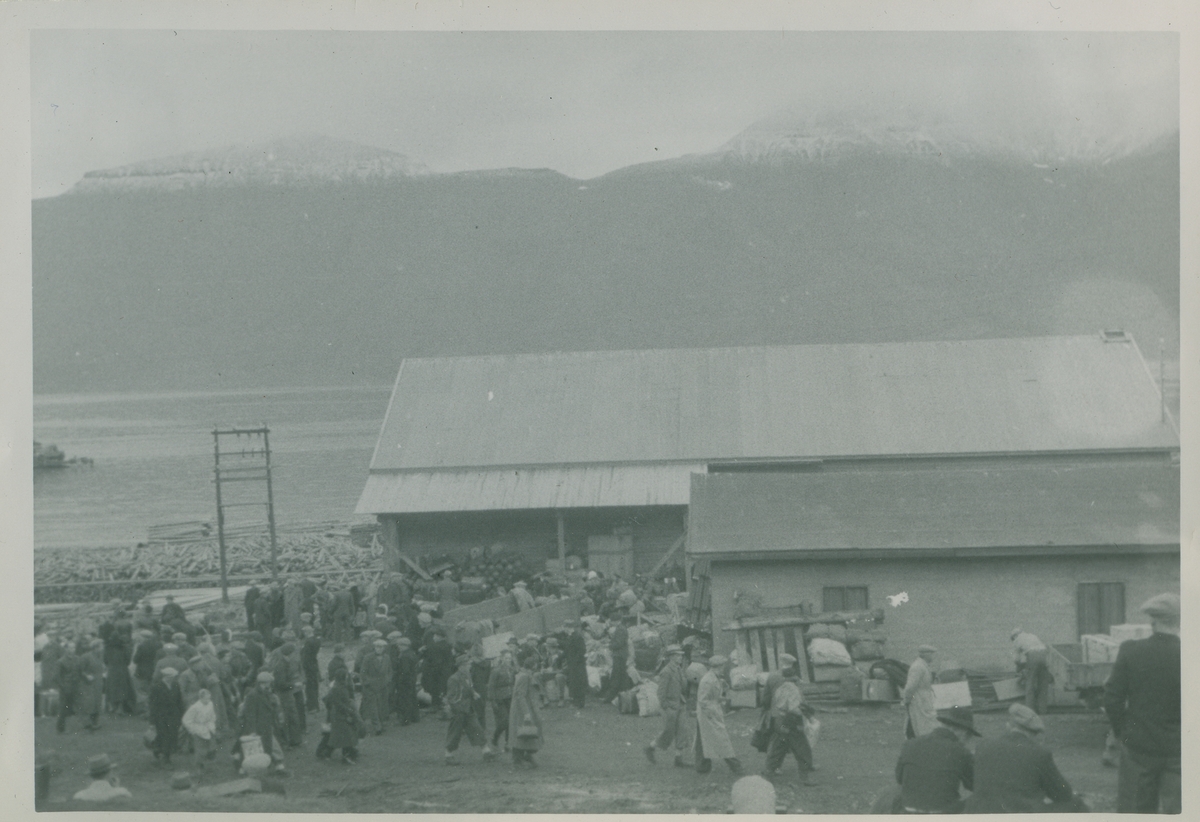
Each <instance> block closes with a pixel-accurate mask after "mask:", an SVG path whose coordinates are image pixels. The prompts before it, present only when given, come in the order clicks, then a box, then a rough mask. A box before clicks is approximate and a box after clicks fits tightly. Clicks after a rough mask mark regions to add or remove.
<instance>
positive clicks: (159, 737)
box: [148, 668, 183, 765]
mask: <svg viewBox="0 0 1200 822" xmlns="http://www.w3.org/2000/svg"><path fill="white" fill-rule="evenodd" d="M159 673H160V676H159V678H158V679H157V680H156V681H155V682H154V684H153V685H151V686H150V696H149V698H148V701H149V708H150V724H151V725H153V726H154V748H153V750H154V758H155V759H162V760H163V762H164V764H167V765H170V764H171V754H173V753H175V749H176V747H177V746H178V744H179V727H180V725H182V723H183V694H182V693H180V692H179V685H178V683H177V682H176V681H175V680H176V678H177V677H178V675H179V672H178V671H176V670H175V669H174V668H163V669H162V671H160V672H159Z"/></svg>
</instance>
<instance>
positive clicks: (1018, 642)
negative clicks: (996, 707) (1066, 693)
mask: <svg viewBox="0 0 1200 822" xmlns="http://www.w3.org/2000/svg"><path fill="white" fill-rule="evenodd" d="M1009 636H1010V637H1011V638H1012V644H1013V661H1014V662H1016V663H1017V671H1019V672H1020V674H1021V678H1022V679H1023V680H1024V681H1025V704H1026V705H1027V706H1028V707H1030V708H1032V709H1033V710H1034V711H1035V712H1037V713H1039V714H1044V713H1046V706H1047V705H1048V704H1049V701H1050V681H1051V679H1052V678H1053V677H1051V675H1050V667H1049V657H1048V656H1047V654H1048V651H1047V650H1046V644H1045V643H1044V642H1042V641H1041V640H1040V639H1038V638H1037V637H1036V636H1034V635H1033V634H1031V633H1029V631H1025V630H1022V629H1020V628H1014V629H1013V632H1012V633H1011V634H1010V635H1009Z"/></svg>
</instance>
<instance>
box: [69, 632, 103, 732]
mask: <svg viewBox="0 0 1200 822" xmlns="http://www.w3.org/2000/svg"><path fill="white" fill-rule="evenodd" d="M105 671H106V668H105V666H104V640H102V639H99V638H96V639H93V640H92V641H91V647H90V648H89V649H88V652H87V653H86V654H83V655H82V656H80V657H79V688H78V690H77V695H76V697H75V710H76V711H77V712H78V713H79V715H80V716H86V717H87V720H86V721H85V722H84V725H83V727H84V728H86V729H87V730H89V731H95V730H99V728H100V707H101V704H102V703H103V701H104V674H105Z"/></svg>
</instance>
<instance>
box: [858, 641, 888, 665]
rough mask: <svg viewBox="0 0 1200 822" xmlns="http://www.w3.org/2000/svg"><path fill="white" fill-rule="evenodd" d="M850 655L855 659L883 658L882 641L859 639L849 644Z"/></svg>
mask: <svg viewBox="0 0 1200 822" xmlns="http://www.w3.org/2000/svg"><path fill="white" fill-rule="evenodd" d="M850 656H852V657H853V658H854V659H856V660H869V659H883V643H881V642H875V641H874V640H870V639H863V640H860V641H858V642H856V643H854V644H853V645H851V646H850Z"/></svg>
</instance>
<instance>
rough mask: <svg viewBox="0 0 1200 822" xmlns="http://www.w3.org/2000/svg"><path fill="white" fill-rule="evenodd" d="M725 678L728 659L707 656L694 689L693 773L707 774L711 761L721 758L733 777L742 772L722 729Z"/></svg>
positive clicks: (710, 768)
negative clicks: (694, 734) (694, 737)
mask: <svg viewBox="0 0 1200 822" xmlns="http://www.w3.org/2000/svg"><path fill="white" fill-rule="evenodd" d="M728 677H729V660H728V659H726V658H725V657H723V656H714V657H710V658H709V660H708V670H707V671H705V673H704V675H703V676H702V677H700V684H699V686H698V687H697V689H696V748H695V753H696V770H697V771H698V772H700V773H708V772H709V771H711V770H712V761H713V759H714V758H718V759H724V760H725V764H726V765H728V766H729V770H730V771H732V772H733V773H734V774H735V775H740V774H741V772H742V763H741V762H740V761H739V760H738V758H737V754H736V753H734V750H733V743H732V742H730V741H729V732H728V731H726V730H725V708H724V706H723V704H722V703H723V702H724V699H725V684H726V680H727V679H728Z"/></svg>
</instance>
